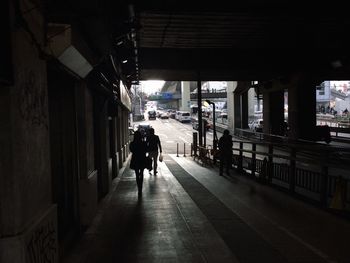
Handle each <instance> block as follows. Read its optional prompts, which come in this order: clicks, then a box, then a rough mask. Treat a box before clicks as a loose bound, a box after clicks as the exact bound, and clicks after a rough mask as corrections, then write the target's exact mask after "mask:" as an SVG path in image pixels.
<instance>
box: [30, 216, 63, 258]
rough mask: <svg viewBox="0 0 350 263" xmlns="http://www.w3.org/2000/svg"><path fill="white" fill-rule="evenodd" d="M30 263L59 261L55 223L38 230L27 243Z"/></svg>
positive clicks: (43, 225)
mask: <svg viewBox="0 0 350 263" xmlns="http://www.w3.org/2000/svg"><path fill="white" fill-rule="evenodd" d="M27 252H28V256H29V262H32V263H55V262H56V261H57V252H58V248H57V233H56V229H55V224H54V222H53V221H46V222H45V224H42V225H40V226H39V227H38V228H36V229H35V230H34V231H33V232H32V234H31V236H30V238H29V239H28V242H27Z"/></svg>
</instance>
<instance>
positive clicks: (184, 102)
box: [180, 81, 191, 111]
mask: <svg viewBox="0 0 350 263" xmlns="http://www.w3.org/2000/svg"><path fill="white" fill-rule="evenodd" d="M180 110H181V111H191V97H190V82H189V81H181V107H180Z"/></svg>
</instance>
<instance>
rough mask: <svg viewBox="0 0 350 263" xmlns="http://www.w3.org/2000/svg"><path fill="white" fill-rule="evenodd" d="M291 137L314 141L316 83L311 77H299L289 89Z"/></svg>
mask: <svg viewBox="0 0 350 263" xmlns="http://www.w3.org/2000/svg"><path fill="white" fill-rule="evenodd" d="M288 123H289V127H290V132H289V136H290V137H291V138H294V139H305V140H310V139H311V140H312V139H313V138H314V134H315V128H316V82H315V81H314V80H313V79H312V78H311V77H309V76H299V77H297V78H296V79H295V81H294V83H293V85H292V86H291V87H290V88H289V89H288Z"/></svg>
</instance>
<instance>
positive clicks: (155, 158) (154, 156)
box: [153, 152, 158, 175]
mask: <svg viewBox="0 0 350 263" xmlns="http://www.w3.org/2000/svg"><path fill="white" fill-rule="evenodd" d="M157 167H158V152H156V153H155V154H154V155H153V169H154V175H156V173H157Z"/></svg>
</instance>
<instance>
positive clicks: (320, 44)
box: [48, 0, 350, 81]
mask: <svg viewBox="0 0 350 263" xmlns="http://www.w3.org/2000/svg"><path fill="white" fill-rule="evenodd" d="M304 4H305V3H304V2H301V1H300V2H299V1H284V2H283V3H282V1H272V0H266V1H258V0H245V1H239V2H235V1H229V2H228V1H227V2H226V1H220V0H217V1H211V2H210V4H209V3H194V2H193V1H192V2H191V1H170V0H155V1H151V0H149V1H145V0H144V1H136V2H135V1H134V2H133V3H129V1H109V0H105V1H97V0H96V1H95V0H87V1H82V0H79V1H77V0H75V1H68V0H65V1H63V0H61V1H59V0H51V1H49V4H48V6H49V8H48V10H49V15H48V17H49V19H51V20H52V21H56V22H58V21H61V22H70V23H71V24H75V25H77V27H79V29H80V31H81V32H82V34H83V35H84V36H85V39H86V41H88V43H89V45H90V47H91V49H92V50H94V51H95V53H96V54H97V56H98V57H100V58H101V60H103V58H105V57H106V56H108V54H110V53H112V54H113V56H114V57H115V59H116V60H119V61H122V60H123V57H124V56H128V57H132V60H130V59H129V63H128V64H129V65H127V64H126V65H121V66H122V67H125V69H124V70H123V72H126V73H125V75H129V78H130V79H131V80H133V81H136V80H137V79H139V80H146V79H163V80H168V81H175V80H198V79H201V80H269V79H273V78H279V77H282V76H285V75H288V74H290V73H294V72H298V71H308V72H310V73H312V74H320V75H323V76H325V78H326V77H328V76H329V77H333V79H342V78H346V76H348V75H349V70H348V63H349V48H348V46H349V36H348V34H349V32H350V30H349V26H350V16H349V15H348V12H347V9H345V8H344V6H343V5H341V4H339V3H337V2H334V1H333V2H330V3H327V5H326V4H317V6H316V5H315V6H313V7H306V6H305V5H304ZM121 41H123V43H121ZM118 43H119V45H118ZM130 61H131V63H130ZM334 62H338V64H337V63H335V64H334ZM339 62H340V63H339ZM337 65H341V66H340V67H337ZM129 73H130V74H129ZM347 78H349V77H347Z"/></svg>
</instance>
